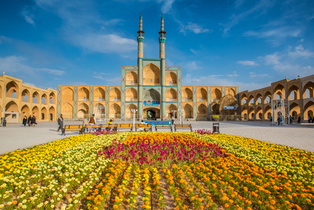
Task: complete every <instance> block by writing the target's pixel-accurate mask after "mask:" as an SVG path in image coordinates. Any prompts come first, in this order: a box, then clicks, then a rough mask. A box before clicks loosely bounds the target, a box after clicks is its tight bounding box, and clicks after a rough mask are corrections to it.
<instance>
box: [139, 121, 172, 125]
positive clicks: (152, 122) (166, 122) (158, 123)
mask: <svg viewBox="0 0 314 210" xmlns="http://www.w3.org/2000/svg"><path fill="white" fill-rule="evenodd" d="M143 122H144V123H146V124H151V125H171V121H154V120H152V121H143Z"/></svg>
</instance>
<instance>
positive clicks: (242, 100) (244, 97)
mask: <svg viewBox="0 0 314 210" xmlns="http://www.w3.org/2000/svg"><path fill="white" fill-rule="evenodd" d="M247 104H248V103H247V96H246V94H242V96H241V105H247Z"/></svg>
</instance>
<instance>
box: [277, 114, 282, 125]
mask: <svg viewBox="0 0 314 210" xmlns="http://www.w3.org/2000/svg"><path fill="white" fill-rule="evenodd" d="M277 122H278V126H279V125H280V123H281V117H280V116H278V118H277Z"/></svg>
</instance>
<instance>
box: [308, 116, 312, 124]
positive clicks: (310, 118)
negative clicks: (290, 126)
mask: <svg viewBox="0 0 314 210" xmlns="http://www.w3.org/2000/svg"><path fill="white" fill-rule="evenodd" d="M307 119H308V121H309V123H311V121H312V117H311V115H309V116H308V118H307Z"/></svg>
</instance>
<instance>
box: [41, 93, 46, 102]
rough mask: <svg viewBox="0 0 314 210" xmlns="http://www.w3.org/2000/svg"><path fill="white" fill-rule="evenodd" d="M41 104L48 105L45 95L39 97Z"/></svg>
mask: <svg viewBox="0 0 314 210" xmlns="http://www.w3.org/2000/svg"><path fill="white" fill-rule="evenodd" d="M41 103H42V104H48V97H47V94H46V93H44V94H43V95H42V96H41Z"/></svg>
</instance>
